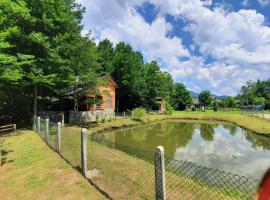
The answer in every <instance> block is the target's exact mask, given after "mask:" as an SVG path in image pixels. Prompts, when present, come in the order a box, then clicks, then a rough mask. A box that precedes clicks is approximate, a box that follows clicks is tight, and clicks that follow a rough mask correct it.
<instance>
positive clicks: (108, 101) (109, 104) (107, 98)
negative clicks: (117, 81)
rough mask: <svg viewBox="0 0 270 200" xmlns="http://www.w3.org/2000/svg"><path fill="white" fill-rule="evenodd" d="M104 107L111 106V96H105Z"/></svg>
mask: <svg viewBox="0 0 270 200" xmlns="http://www.w3.org/2000/svg"><path fill="white" fill-rule="evenodd" d="M106 108H112V97H111V96H106Z"/></svg>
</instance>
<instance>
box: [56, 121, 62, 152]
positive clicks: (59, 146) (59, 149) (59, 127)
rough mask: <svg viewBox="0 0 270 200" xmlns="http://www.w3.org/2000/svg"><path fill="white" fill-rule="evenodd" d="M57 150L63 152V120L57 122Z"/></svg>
mask: <svg viewBox="0 0 270 200" xmlns="http://www.w3.org/2000/svg"><path fill="white" fill-rule="evenodd" d="M56 151H57V153H59V154H60V152H61V122H58V123H57V137H56Z"/></svg>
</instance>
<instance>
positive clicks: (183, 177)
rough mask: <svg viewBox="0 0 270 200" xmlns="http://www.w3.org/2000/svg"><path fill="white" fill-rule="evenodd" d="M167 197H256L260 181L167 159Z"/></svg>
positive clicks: (210, 199)
mask: <svg viewBox="0 0 270 200" xmlns="http://www.w3.org/2000/svg"><path fill="white" fill-rule="evenodd" d="M165 169H166V193H167V197H168V198H167V199H180V197H181V199H187V200H188V199H209V200H212V199H213V200H214V199H253V196H254V193H255V190H256V185H257V181H256V180H253V179H252V178H247V177H244V176H238V175H234V174H231V173H227V172H224V171H219V170H216V169H211V168H207V167H203V166H200V165H198V164H196V163H192V162H187V161H178V160H174V159H172V158H165Z"/></svg>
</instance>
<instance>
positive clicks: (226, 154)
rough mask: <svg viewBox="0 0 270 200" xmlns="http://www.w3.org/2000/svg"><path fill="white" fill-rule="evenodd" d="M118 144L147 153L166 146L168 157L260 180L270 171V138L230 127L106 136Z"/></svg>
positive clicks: (149, 128) (159, 127) (171, 125)
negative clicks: (266, 171)
mask: <svg viewBox="0 0 270 200" xmlns="http://www.w3.org/2000/svg"><path fill="white" fill-rule="evenodd" d="M102 137H105V138H106V139H108V140H110V141H112V142H113V143H115V148H117V146H118V145H119V146H121V145H125V146H129V147H131V148H136V149H141V150H145V151H153V150H154V149H155V147H157V146H159V145H162V146H163V147H164V149H165V156H166V157H171V158H174V159H176V160H185V161H191V162H195V163H197V164H199V165H203V166H206V167H210V168H214V169H219V170H223V171H226V172H231V173H235V174H238V175H244V176H249V177H253V178H255V179H260V178H261V176H262V175H263V173H264V172H265V170H266V169H268V167H270V138H267V137H263V136H260V135H256V134H253V133H249V132H248V131H246V130H244V129H242V128H240V127H237V126H235V125H230V124H214V123H204V122H203V123H198V122H194V121H190V122H183V121H165V122H161V123H156V124H150V125H146V126H142V127H135V128H131V129H122V130H118V131H114V132H109V133H105V134H104V135H103V136H102Z"/></svg>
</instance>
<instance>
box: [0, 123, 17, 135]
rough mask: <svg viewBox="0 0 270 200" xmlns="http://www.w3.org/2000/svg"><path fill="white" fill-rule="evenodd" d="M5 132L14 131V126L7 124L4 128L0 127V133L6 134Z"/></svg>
mask: <svg viewBox="0 0 270 200" xmlns="http://www.w3.org/2000/svg"><path fill="white" fill-rule="evenodd" d="M7 131H14V132H15V131H16V124H8V125H4V126H0V133H1V132H7Z"/></svg>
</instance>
